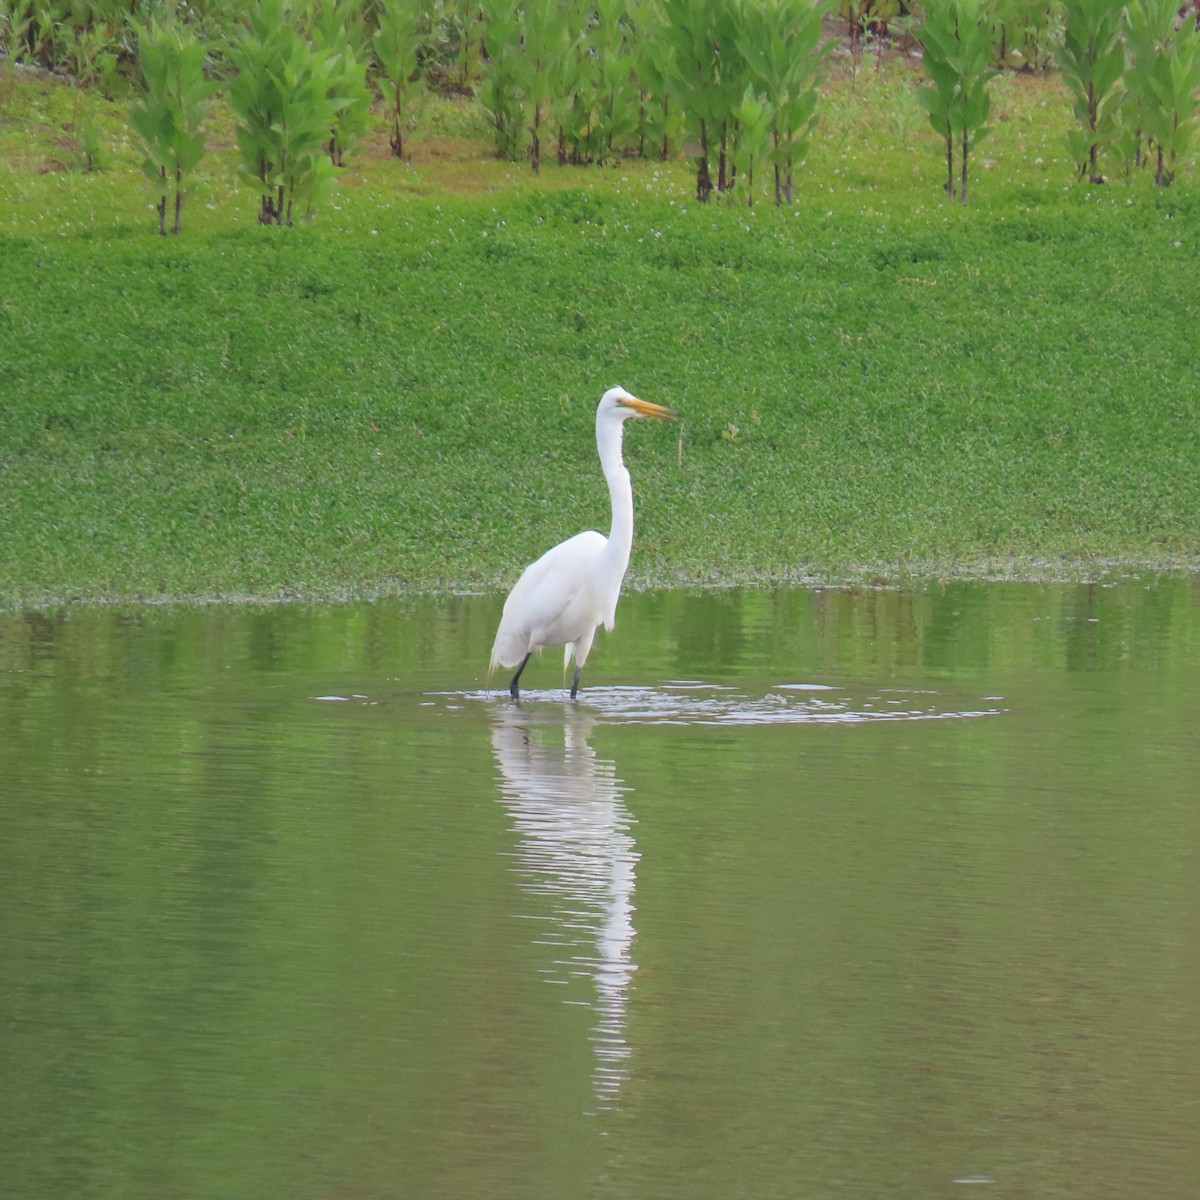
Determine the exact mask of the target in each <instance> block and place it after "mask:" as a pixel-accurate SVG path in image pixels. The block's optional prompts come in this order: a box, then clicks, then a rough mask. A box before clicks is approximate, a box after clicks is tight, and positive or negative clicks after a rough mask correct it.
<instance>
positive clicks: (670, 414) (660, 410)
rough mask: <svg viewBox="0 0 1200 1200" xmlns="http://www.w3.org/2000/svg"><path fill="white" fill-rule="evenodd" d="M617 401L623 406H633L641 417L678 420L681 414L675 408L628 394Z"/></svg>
mask: <svg viewBox="0 0 1200 1200" xmlns="http://www.w3.org/2000/svg"><path fill="white" fill-rule="evenodd" d="M617 403H618V404H619V405H621V407H622V408H632V409H633V411H634V412H635V413H637V415H638V416H639V417H657V418H658V419H659V420H660V421H678V420H679V414H678V413H677V412H675V410H674V409H671V408H664V407H663V406H662V405H661V404H651V403H650V401H649V400H638V399H636V398H635V397H633V396H627V397H626V398H625V399H623V400H618V401H617Z"/></svg>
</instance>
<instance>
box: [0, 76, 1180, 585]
mask: <svg viewBox="0 0 1200 1200" xmlns="http://www.w3.org/2000/svg"><path fill="white" fill-rule="evenodd" d="M909 76H910V73H909V72H906V71H904V70H902V69H901V68H900V67H892V68H890V69H889V68H887V67H885V69H884V71H883V72H882V73H881V74H879V75H876V74H874V73H873V72H864V73H861V74H860V75H859V77H858V79H857V80H853V81H852V80H850V79H848V78H841V79H838V80H836V81H834V83H832V84H831V85H830V92H831V95H836V96H837V98H838V102H837V103H836V104H832V103H831V104H829V105H827V106H826V107H827V111H826V116H825V120H824V126H823V129H822V131H821V134H820V136H819V137H818V139H817V141H816V142H815V143H814V148H813V156H812V162H811V163H810V164H809V167H807V168H806V169H805V171H804V173H803V174H802V177H801V182H800V188H799V191H800V199H801V203H800V205H799V207H798V208H797V209H796V210H793V211H779V210H775V209H774V208H771V207H769V206H767V205H765V203H763V204H760V205H759V206H758V207H756V208H755V209H754V210H753V211H748V210H747V209H745V208H744V207H741V206H735V205H721V206H713V207H711V208H708V207H703V206H700V205H697V204H696V203H695V202H694V199H693V198H692V192H691V188H692V184H691V177H690V173H689V171H688V168H687V164H686V163H671V164H655V163H642V162H628V163H622V164H620V165H618V166H617V167H615V168H613V167H609V168H593V169H587V170H579V169H565V170H558V169H553V168H552V169H549V170H544V171H543V173H542V175H541V177H540V178H535V177H534V176H532V174H531V173H530V172H529V171H528V169H527V168H526V167H523V166H520V165H513V164H505V163H497V162H495V161H493V160H491V159H490V158H489V157H488V154H487V146H486V142H485V141H483V140H482V134H483V129H482V126H481V123H480V121H479V118H478V113H477V112H475V111H474V110H473V109H471V107H470V106H469V105H468V106H464V105H461V104H459V105H454V104H450V103H449V102H437V101H430V102H429V103H428V104H427V106H426V110H425V113H424V114H423V118H422V127H421V130H420V131H419V133H418V137H417V138H416V139H415V141H414V147H415V154H414V162H413V163H411V164H399V163H394V162H390V161H388V160H387V159H386V156H385V155H383V154H382V152H381V150H380V146H381V145H382V135H379V137H378V138H377V139H376V140H375V142H374V143H373V144H372V145H371V146H369V147H367V148H366V152H365V154H364V155H362V156H361V157H360V159H359V162H358V165H357V166H356V167H355V168H354V170H353V171H351V172H348V173H347V174H346V176H345V177H344V178H343V181H342V186H341V187H340V189H339V192H338V194H337V195H336V197H335V199H334V201H333V203H332V204H331V205H329V206H328V207H326V208H324V209H322V210H321V211H320V212H319V213H318V214H317V218H316V220H315V221H314V222H313V223H312V224H304V225H300V226H297V227H296V228H294V229H291V230H269V229H262V228H259V227H258V226H257V225H256V224H255V223H254V216H255V207H256V201H255V197H254V196H253V195H252V194H251V193H250V192H249V191H248V190H247V188H246V185H245V184H239V183H238V182H237V180H236V176H235V173H234V169H233V161H232V154H231V152H230V151H229V149H228V146H229V144H230V143H231V142H232V130H231V128H230V127H229V125H228V120H227V117H222V119H221V120H220V121H219V122H218V123H217V126H216V127H215V130H214V135H213V144H214V147H217V146H224V147H226V148H225V149H223V150H219V151H218V152H216V153H214V154H213V155H211V156H210V157H209V158H208V159H206V160H205V164H204V167H203V170H202V173H201V174H200V176H199V177H198V178H197V180H196V183H195V186H194V188H193V189H192V193H191V196H190V199H189V204H188V206H187V208H186V210H185V224H184V235H183V236H182V237H181V238H168V239H160V238H159V237H158V236H157V232H156V230H157V219H156V217H155V215H154V213H153V212H152V211H151V209H150V201H149V197H148V196H147V195H146V193H145V192H144V190H143V188H142V184H141V182H140V174H139V173H138V172H137V165H136V164H137V159H136V155H135V152H134V150H133V147H132V146H130V145H129V143H128V142H127V141H126V140H124V139H125V134H124V126H123V109H121V108H118V107H111V106H106V105H103V104H102V103H101V102H99V101H97V100H96V99H95V98H93V97H84V99H83V101H82V105H83V106H84V107H85V108H86V109H87V112H88V117H89V119H91V120H94V121H98V122H101V123H102V125H103V128H104V129H105V131H106V135H107V138H108V157H109V169H108V170H107V171H105V172H103V173H100V174H92V175H85V174H81V173H79V172H78V171H75V170H68V169H62V168H63V167H65V166H66V165H68V164H67V160H68V159H69V158H70V146H69V143H70V137H69V131H64V130H63V128H62V126H63V124H64V123H67V124H70V123H72V121H73V119H74V116H73V114H74V100H73V97H72V95H71V93H70V90H69V89H66V88H62V87H57V86H51V85H46V84H37V85H31V84H27V83H23V82H21V83H16V84H15V85H14V84H12V83H11V82H10V84H9V86H8V89H7V91H6V92H4V94H3V104H2V106H0V604H4V605H7V606H10V607H11V606H17V605H30V606H37V605H45V604H53V603H57V602H60V601H62V600H64V599H75V598H79V599H88V600H95V599H132V598H142V597H144V598H157V597H212V596H227V595H243V596H255V597H271V596H277V595H281V594H283V595H295V594H299V595H307V596H338V595H352V594H376V593H379V592H387V591H392V590H397V589H404V588H423V589H428V588H437V587H447V586H491V585H500V584H503V583H508V582H511V581H512V580H513V579H514V578H515V576H516V574H517V572H518V571H519V569H520V567H521V566H522V565H523V564H524V563H525V562H526V561H528V560H529V559H530V558H531V557H533V556H535V555H536V554H537V553H540V551H541V550H543V549H545V548H546V547H547V546H549V545H550V544H552V543H553V542H555V541H557V540H559V539H561V538H563V537H565V536H567V535H569V534H571V533H573V532H575V531H577V530H578V529H581V528H588V527H599V528H602V529H603V528H606V525H607V497H606V494H605V492H604V488H603V482H602V480H601V477H600V474H599V469H598V465H597V463H596V459H595V449H594V443H593V440H592V415H593V412H594V408H595V403H596V401H597V399H598V398H599V395H600V393H601V392H602V391H603V390H604V389H605V388H606V387H608V386H610V385H611V384H613V383H621V384H624V385H625V386H627V387H629V388H630V389H631V390H633V391H635V392H637V393H638V394H640V395H643V396H645V397H646V398H647V399H651V400H655V401H659V402H662V403H666V404H669V405H671V406H673V407H675V408H676V409H678V410H679V412H680V413H681V414H682V416H683V426H682V440H681V441H680V440H679V438H678V437H677V433H676V431H674V430H671V429H668V428H667V427H665V426H658V425H650V424H648V425H644V426H643V425H638V426H635V427H633V428H631V429H630V430H629V432H628V436H627V439H626V443H627V461H628V462H629V464H630V468H631V471H632V473H633V476H634V486H635V493H636V496H637V503H638V530H637V535H636V541H635V546H634V556H633V562H632V567H631V574H632V576H633V578H634V579H635V581H640V582H643V583H647V582H658V583H662V582H673V581H679V580H688V581H697V582H739V581H740V582H745V581H750V580H767V579H805V578H819V579H841V578H858V577H863V576H873V575H878V576H882V577H885V578H895V577H897V576H899V575H902V574H905V573H917V574H925V573H931V572H938V573H941V572H959V573H964V572H965V573H988V572H994V571H998V570H1017V571H1039V570H1049V569H1055V570H1058V569H1087V565H1088V564H1089V563H1093V562H1095V561H1096V560H1104V561H1121V562H1129V561H1136V562H1139V563H1149V564H1156V565H1163V564H1171V563H1179V562H1184V563H1185V564H1186V563H1191V564H1194V561H1195V556H1196V555H1197V554H1198V553H1200V471H1198V470H1197V466H1198V464H1200V445H1198V437H1197V428H1198V418H1200V388H1198V386H1197V384H1198V382H1200V380H1198V374H1200V373H1198V371H1197V367H1196V354H1195V335H1196V329H1195V321H1194V311H1195V302H1196V280H1197V278H1200V270H1198V268H1200V235H1198V233H1197V218H1198V217H1200V188H1198V187H1197V183H1196V180H1195V169H1194V164H1191V165H1190V167H1189V169H1188V171H1187V173H1186V174H1185V175H1184V177H1183V180H1182V182H1181V183H1180V184H1178V185H1177V186H1176V187H1175V188H1174V189H1172V190H1171V191H1170V192H1168V193H1166V194H1159V193H1157V192H1156V190H1155V189H1154V187H1153V185H1152V182H1151V181H1150V180H1148V179H1146V178H1144V177H1139V178H1136V179H1134V180H1132V181H1123V180H1117V181H1115V182H1114V183H1112V184H1110V185H1108V186H1107V187H1089V186H1087V185H1080V184H1076V183H1074V182H1073V180H1072V176H1071V172H1070V169H1069V164H1068V163H1067V162H1066V160H1065V156H1064V154H1063V152H1062V151H1061V149H1060V148H1059V141H1058V139H1059V138H1060V137H1061V132H1062V129H1063V128H1065V121H1066V119H1067V113H1066V107H1065V102H1064V101H1063V100H1062V95H1061V91H1060V90H1059V89H1058V86H1057V84H1056V83H1055V82H1054V81H1053V80H1046V79H1029V80H1022V79H1015V78H1009V79H1004V80H1000V81H998V83H997V91H996V98H995V100H994V108H995V111H996V113H997V116H998V119H997V121H996V127H995V132H994V133H993V135H992V137H991V138H990V139H989V140H987V141H985V142H984V143H982V144H981V148H980V155H979V160H978V164H977V171H976V174H975V178H974V183H973V203H972V206H971V207H970V208H969V209H967V210H961V209H958V208H953V207H950V206H947V205H946V204H945V203H944V202H943V201H942V199H941V193H940V191H939V184H940V173H941V162H940V159H939V157H938V153H937V148H936V145H935V144H934V143H933V142H932V141H931V139H929V138H927V137H926V134H925V132H924V131H923V129H922V126H921V123H920V118H919V113H917V112H916V111H915V110H916V106H915V102H914V101H913V99H912V93H911V78H910V77H909ZM48 164H53V165H50V166H49V169H47V166H48ZM1047 564H1054V565H1053V567H1050V566H1047Z"/></svg>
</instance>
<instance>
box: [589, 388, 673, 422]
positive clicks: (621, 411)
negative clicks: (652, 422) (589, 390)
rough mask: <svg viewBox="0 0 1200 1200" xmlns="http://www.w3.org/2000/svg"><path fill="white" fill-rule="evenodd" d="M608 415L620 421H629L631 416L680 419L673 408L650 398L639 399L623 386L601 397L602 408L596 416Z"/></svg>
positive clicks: (666, 419)
mask: <svg viewBox="0 0 1200 1200" xmlns="http://www.w3.org/2000/svg"><path fill="white" fill-rule="evenodd" d="M606 415H607V416H610V417H612V418H616V419H617V420H618V421H627V420H629V418H630V417H657V418H658V419H659V420H660V421H676V420H678V419H679V418H678V415H677V414H676V413H675V412H674V411H673V410H672V409H669V408H664V407H663V406H662V405H661V404H651V403H650V402H649V401H648V400H639V399H638V398H637V397H636V396H633V395H631V394H630V393H629V392H627V391H626V390H625V389H624V388H623V387H614V388H609V389H608V391H607V392H605V393H604V395H603V396H601V397H600V409H599V411H598V412H597V414H596V416H597V417H598V418H603V417H605V416H606Z"/></svg>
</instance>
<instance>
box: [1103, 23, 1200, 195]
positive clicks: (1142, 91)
mask: <svg viewBox="0 0 1200 1200" xmlns="http://www.w3.org/2000/svg"><path fill="white" fill-rule="evenodd" d="M1125 43H1126V46H1127V48H1128V55H1129V64H1128V66H1127V68H1126V71H1125V93H1124V97H1123V100H1124V103H1123V104H1122V109H1121V111H1122V115H1123V117H1124V120H1125V123H1126V128H1127V133H1126V137H1125V139H1124V141H1125V145H1126V150H1127V153H1131V157H1132V159H1133V162H1134V164H1135V165H1137V166H1140V165H1141V163H1142V161H1143V156H1142V140H1143V138H1145V139H1147V140H1148V141H1149V143H1150V144H1151V145H1152V146H1153V148H1154V153H1155V157H1156V160H1157V170H1156V172H1155V181H1156V182H1157V184H1158V186H1159V187H1166V186H1167V185H1168V184H1170V183H1171V182H1173V180H1174V178H1175V172H1176V169H1177V164H1178V162H1179V159H1180V157H1181V156H1182V155H1183V154H1185V153H1186V152H1187V149H1188V146H1189V145H1190V143H1191V138H1192V134H1193V132H1194V130H1195V122H1196V112H1197V105H1196V89H1197V87H1200V32H1198V31H1197V28H1196V24H1195V22H1194V21H1191V20H1184V21H1180V20H1179V18H1178V10H1177V7H1176V4H1175V0H1134V2H1133V3H1132V4H1130V5H1129V7H1128V9H1127V10H1126V28H1125Z"/></svg>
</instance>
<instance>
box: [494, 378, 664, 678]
mask: <svg viewBox="0 0 1200 1200" xmlns="http://www.w3.org/2000/svg"><path fill="white" fill-rule="evenodd" d="M631 417H658V418H659V419H661V420H667V421H673V420H675V419H676V416H675V413H673V412H672V411H671V410H670V409H669V408H663V407H662V405H660V404H650V403H648V402H647V401H645V400H639V399H638V398H637V397H636V396H631V395H630V394H629V393H628V392H627V391H626V390H625V389H624V388H620V387H615V388H609V389H608V391H607V392H605V393H604V395H603V396H601V397H600V405H599V407H598V408H597V409H596V449H597V451H599V454H600V466H601V467H602V468H603V470H604V478H605V479H606V480H607V481H608V494H609V496H610V498H611V499H612V528H611V529H610V530H609V534H608V537H605V536H604V535H603V534H602V533H596V532H595V530H589V531H588V532H587V533H577V534H576V535H575V536H574V537H573V538H568V539H567V540H566V541H565V542H560V543H559V544H558V545H557V546H555V547H554V549H553V550H547V551H546V553H545V554H543V555H542V557H541V558H539V559H538V560H537V562H534V563H530V565H529V566H527V567H526V568H525V570H524V572H523V573H522V575H521V578H520V579H518V580H517V582H516V584H515V586H514V587H513V590H512V591H511V592H509V594H508V599H507V600H506V601H505V602H504V614H503V616H501V618H500V628H499V629H497V630H496V641H495V644H494V645H493V646H492V662H491V666H490V668H489V672H488V673H489V674H490V673H491V672H492V671H495V669H496V668H497V666H503V667H516V668H517V673H516V674H515V675H514V676H513V677H512V683H510V684H509V685H508V690H509V693H510V694H511V695H512V698H513V699H514V700H515V699H517V698H518V696H519V695H520V692H519V689H518V686H517V685H518V681H519V680H520V678H521V672H522V671H524V670H525V665H526V663H528V662H529V659H530V656H531V655H532V654H533V652H534V651H535V650H540V649H541V648H542V647H543V646H564V647H566V651H565V657H564V659H563V669H564V670H565V669H566V668H567V667H568V666H569V665H570V663H571V659H572V658H574V660H575V677H574V678H573V679H572V681H571V699H572V700H574V699H575V696H576V693H577V692H578V691H579V676H580V675H581V674H582V672H583V664H584V663H585V662H587V656H588V652H589V651H590V650H591V648H592V639H593V638H594V637H595V636H596V630H597V629H598V628H599V627H600V623H601V622H603V623H604V628H605V629H612V627H613V622H614V621H615V620H616V615H617V598H618V597H619V596H620V594H621V581H622V580H623V579H624V578H625V568H626V567H628V566H629V550H630V547H631V546H632V545H633V488H632V486H631V485H630V482H629V472H628V471H627V470H626V469H625V463H624V460H623V459H622V458H621V438H622V434H623V433H624V428H625V422H626V421H628V420H629V419H630V418H631Z"/></svg>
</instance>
